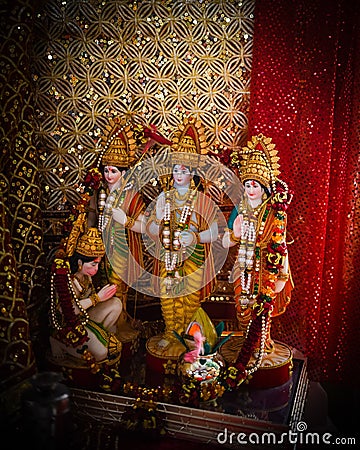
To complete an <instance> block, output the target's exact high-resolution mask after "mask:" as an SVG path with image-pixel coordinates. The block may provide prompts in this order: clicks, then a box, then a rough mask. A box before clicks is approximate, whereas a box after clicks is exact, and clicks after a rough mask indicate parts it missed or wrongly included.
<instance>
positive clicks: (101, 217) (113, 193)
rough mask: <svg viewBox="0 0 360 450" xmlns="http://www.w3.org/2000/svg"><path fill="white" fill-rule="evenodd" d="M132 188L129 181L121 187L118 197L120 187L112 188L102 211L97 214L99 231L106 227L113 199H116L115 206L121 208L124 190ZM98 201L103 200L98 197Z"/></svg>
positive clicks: (110, 214)
mask: <svg viewBox="0 0 360 450" xmlns="http://www.w3.org/2000/svg"><path fill="white" fill-rule="evenodd" d="M131 188H132V184H131V183H129V184H127V185H126V186H124V188H123V189H122V192H121V194H120V197H119V192H120V187H118V188H116V189H113V190H112V191H111V192H110V194H109V195H108V196H107V198H106V202H105V207H104V212H103V213H102V214H100V215H99V221H98V229H99V231H100V232H103V231H104V230H105V228H106V227H107V225H108V223H109V221H110V219H111V216H112V209H113V206H114V203H115V200H117V203H116V207H117V208H121V206H122V205H123V203H124V200H125V195H126V191H128V190H129V189H131ZM99 201H103V199H102V198H100V199H99Z"/></svg>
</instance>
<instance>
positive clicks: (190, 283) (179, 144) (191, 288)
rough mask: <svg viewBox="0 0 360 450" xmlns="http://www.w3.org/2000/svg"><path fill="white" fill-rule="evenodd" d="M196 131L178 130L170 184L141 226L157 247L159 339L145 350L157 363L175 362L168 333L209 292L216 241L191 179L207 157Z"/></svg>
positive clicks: (209, 208) (174, 343) (213, 223)
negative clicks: (161, 323) (161, 329)
mask: <svg viewBox="0 0 360 450" xmlns="http://www.w3.org/2000/svg"><path fill="white" fill-rule="evenodd" d="M202 130H203V129H202V126H201V124H200V123H199V122H198V121H196V120H195V119H193V118H190V119H185V121H184V123H183V124H181V126H180V127H179V131H178V132H177V133H176V135H175V137H174V138H173V139H172V141H173V146H172V151H171V152H170V154H169V164H168V165H169V171H168V172H170V177H171V180H168V182H167V183H162V184H163V186H164V191H163V192H162V193H161V194H160V195H159V196H158V198H157V199H156V202H155V208H154V210H153V212H152V215H151V217H150V218H149V221H148V224H147V231H148V234H149V235H150V236H152V238H153V239H154V241H155V242H156V243H157V255H156V258H155V264H154V275H155V277H154V278H155V279H156V280H157V282H158V284H159V297H160V301H161V311H162V317H163V319H164V322H165V331H164V333H162V334H161V335H158V336H154V337H152V338H150V339H149V340H148V342H147V349H148V352H149V353H150V354H152V355H153V356H155V357H160V358H161V357H164V358H166V357H170V358H171V357H178V356H179V355H180V354H181V353H182V352H183V351H184V347H183V346H182V345H181V344H180V343H179V341H178V339H177V338H176V337H175V333H174V332H176V333H177V334H178V335H181V334H183V333H184V332H185V330H186V328H187V326H188V325H189V323H190V321H191V319H192V317H193V315H194V313H195V312H196V311H197V310H198V309H199V308H200V305H201V303H202V302H203V301H205V300H206V298H207V297H208V296H209V295H210V294H211V292H212V291H213V289H214V287H215V271H214V263H213V254H212V248H211V243H212V242H214V241H215V240H216V239H217V236H218V225H217V217H216V215H217V212H216V208H215V205H214V203H213V202H212V201H211V199H210V198H209V197H208V196H207V195H206V193H205V192H204V189H203V186H202V183H201V180H200V177H199V176H198V175H197V168H198V167H199V165H201V158H202V156H201V154H203V155H205V154H206V151H207V148H206V146H207V144H206V140H205V136H204V134H203V131H202ZM203 157H204V156H203ZM170 177H169V178H170Z"/></svg>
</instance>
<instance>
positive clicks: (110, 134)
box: [99, 118, 136, 168]
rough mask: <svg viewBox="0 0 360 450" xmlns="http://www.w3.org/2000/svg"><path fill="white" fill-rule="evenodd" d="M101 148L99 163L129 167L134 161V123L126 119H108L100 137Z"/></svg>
mask: <svg viewBox="0 0 360 450" xmlns="http://www.w3.org/2000/svg"><path fill="white" fill-rule="evenodd" d="M101 146H102V148H103V150H102V153H101V157H100V160H99V165H100V164H102V165H103V166H115V167H126V168H128V167H130V166H131V165H132V163H133V162H134V161H135V150H136V140H135V138H134V125H133V124H131V123H130V122H128V121H127V120H126V119H123V120H121V119H118V118H116V119H114V120H110V121H109V124H108V125H107V127H106V131H105V133H104V135H103V137H102V139H101Z"/></svg>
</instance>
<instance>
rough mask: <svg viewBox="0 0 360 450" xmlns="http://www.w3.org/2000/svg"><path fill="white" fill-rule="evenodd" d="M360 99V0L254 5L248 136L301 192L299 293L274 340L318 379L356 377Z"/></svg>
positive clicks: (277, 323)
mask: <svg viewBox="0 0 360 450" xmlns="http://www.w3.org/2000/svg"><path fill="white" fill-rule="evenodd" d="M359 100H360V3H359V2H358V1H357V0H355V1H352V0H338V1H332V0H272V1H271V2H269V1H268V0H257V1H256V7H255V30H254V47H253V68H252V80H251V98H250V113H249V137H250V136H251V135H254V134H258V133H263V134H264V135H265V136H269V137H272V138H273V142H274V143H275V144H276V147H277V149H278V150H279V156H280V165H281V168H280V170H281V175H280V178H282V179H283V180H284V181H286V182H287V183H288V184H289V187H290V188H292V189H293V190H294V193H295V195H294V199H293V202H292V204H291V205H290V208H289V225H288V230H289V232H290V234H291V235H292V237H293V238H294V243H293V244H292V245H290V246H289V257H290V262H291V267H292V272H293V276H294V281H295V290H294V292H293V297H292V301H291V304H290V305H289V307H288V309H287V311H286V312H285V314H283V315H282V316H280V317H279V318H277V319H274V324H273V331H272V335H273V337H275V338H278V339H280V340H282V341H285V342H287V343H288V344H291V345H293V346H295V347H296V348H297V349H299V350H300V351H302V352H304V354H305V356H307V358H308V363H309V376H310V378H311V379H314V380H318V381H344V380H345V381H347V382H349V383H351V382H352V381H355V380H356V378H357V376H358V373H359V361H360V354H359V353H360V352H359V348H360V340H359V329H360V317H359V316H360V315H359V312H360V294H359V292H360V268H359V267H360V225H359V224H360V220H359V219H360V196H359V195H360V193H359V170H358V169H359V155H360V152H359V144H360V140H359V123H360V121H359V119H360V117H359V116H360V114H359Z"/></svg>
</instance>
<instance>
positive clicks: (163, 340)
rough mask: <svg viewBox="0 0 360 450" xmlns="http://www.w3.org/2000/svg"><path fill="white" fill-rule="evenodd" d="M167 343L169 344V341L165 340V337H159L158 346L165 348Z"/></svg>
mask: <svg viewBox="0 0 360 450" xmlns="http://www.w3.org/2000/svg"><path fill="white" fill-rule="evenodd" d="M168 345H169V341H167V340H166V339H160V341H159V342H158V347H159V348H165V347H167V346H168Z"/></svg>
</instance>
